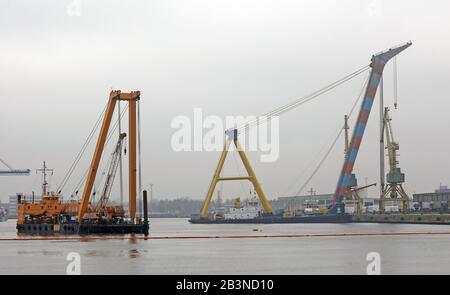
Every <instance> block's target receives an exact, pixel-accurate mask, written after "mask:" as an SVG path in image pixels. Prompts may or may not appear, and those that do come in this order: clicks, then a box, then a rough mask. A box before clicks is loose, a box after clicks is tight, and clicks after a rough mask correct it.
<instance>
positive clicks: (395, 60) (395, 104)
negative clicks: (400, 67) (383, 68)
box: [393, 56, 398, 109]
mask: <svg viewBox="0 0 450 295" xmlns="http://www.w3.org/2000/svg"><path fill="white" fill-rule="evenodd" d="M393 62H394V63H393V65H394V107H395V109H397V99H398V98H397V80H398V72H397V56H394V60H393Z"/></svg>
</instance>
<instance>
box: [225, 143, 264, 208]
mask: <svg viewBox="0 0 450 295" xmlns="http://www.w3.org/2000/svg"><path fill="white" fill-rule="evenodd" d="M234 145H235V146H236V148H237V151H238V153H239V156H240V157H241V160H242V163H243V164H244V167H245V169H246V170H247V173H248V175H249V176H250V177H251V178H250V181H251V182H252V184H253V186H254V188H255V190H256V193H257V194H258V197H259V199H260V200H261V204H262V206H263V208H264V211H265V213H273V209H272V206H270V203H269V201H268V200H267V198H266V195H265V194H264V192H263V190H262V188H261V185H260V184H259V181H258V179H257V178H256V175H255V172H254V171H253V168H252V165H250V161H249V160H248V158H247V155H246V154H245V152H244V150H243V149H242V147H241V145H240V143H239V141H238V140H237V139H234Z"/></svg>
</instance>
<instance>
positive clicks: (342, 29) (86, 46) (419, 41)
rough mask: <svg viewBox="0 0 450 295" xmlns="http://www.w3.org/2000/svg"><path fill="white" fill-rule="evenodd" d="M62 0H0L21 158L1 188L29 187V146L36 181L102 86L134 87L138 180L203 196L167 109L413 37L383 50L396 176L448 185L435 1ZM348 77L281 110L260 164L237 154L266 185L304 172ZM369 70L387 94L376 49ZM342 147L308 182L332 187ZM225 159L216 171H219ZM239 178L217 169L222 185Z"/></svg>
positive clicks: (68, 142)
mask: <svg viewBox="0 0 450 295" xmlns="http://www.w3.org/2000/svg"><path fill="white" fill-rule="evenodd" d="M71 2H72V1H69V0H67V1H60V0H54V1H39V2H38V1H22V0H20V1H19V0H14V1H12V0H3V1H2V2H1V3H0V40H1V54H0V97H1V102H2V104H1V116H0V135H1V138H2V140H1V145H0V157H1V158H3V159H5V160H6V161H8V162H9V163H10V164H12V165H14V166H15V167H18V168H20V167H23V168H30V169H32V170H33V174H32V175H31V176H29V177H2V178H1V179H0V196H1V199H2V200H6V198H7V196H8V195H10V194H14V193H15V192H30V191H31V190H34V191H37V192H38V191H40V189H39V183H40V180H39V179H38V178H37V179H36V175H35V173H34V170H35V169H37V168H39V167H40V166H41V163H42V161H43V160H46V161H47V163H48V165H49V166H51V167H52V168H55V170H56V173H55V175H54V176H53V178H52V184H53V185H54V186H55V185H56V184H57V183H58V182H59V180H61V179H62V177H63V176H64V174H65V172H66V171H67V169H68V168H69V166H70V164H71V162H72V160H73V158H74V157H75V155H76V153H77V152H78V151H79V149H80V148H81V146H82V144H83V142H84V139H85V137H86V136H87V134H88V133H89V131H90V129H91V128H92V126H93V124H94V122H95V121H96V119H97V117H98V116H99V114H100V112H101V111H102V109H103V107H104V105H105V103H106V100H107V98H108V93H109V91H110V89H111V88H114V89H121V90H123V91H130V90H141V92H142V96H141V99H142V101H141V107H142V108H141V112H142V113H141V114H142V125H143V130H142V132H143V133H142V136H143V143H142V149H143V166H144V170H143V172H144V173H143V180H144V188H148V184H149V183H150V182H152V183H154V184H155V196H156V197H167V198H174V197H179V196H191V197H194V198H203V197H204V195H205V193H206V190H207V188H208V185H209V182H210V180H211V177H212V173H213V171H214V168H215V165H216V163H217V161H218V157H219V153H216V152H209V153H208V152H180V153H175V152H173V151H172V149H171V146H170V139H171V136H172V134H173V132H174V130H173V129H171V128H170V122H171V120H172V118H173V117H174V116H177V115H187V116H189V117H192V116H193V108H194V107H201V108H203V113H204V115H219V116H225V115H260V114H262V113H265V112H267V111H270V110H272V109H274V108H276V107H278V106H280V105H283V104H285V103H288V102H290V101H292V100H293V99H295V98H298V97H301V96H302V95H304V94H307V93H309V92H311V91H314V90H316V89H318V88H320V87H322V86H324V85H326V84H328V83H330V82H332V81H334V80H336V79H338V78H341V77H342V76H344V75H346V74H348V73H350V72H352V71H353V70H356V69H357V68H359V67H361V66H364V65H367V64H368V63H369V60H370V56H371V55H372V54H373V53H376V52H378V51H381V50H384V49H387V48H389V47H391V46H395V45H398V44H400V43H403V42H406V41H408V40H412V42H413V46H412V47H410V48H409V49H407V50H406V51H404V52H403V53H401V55H400V56H399V58H398V66H399V110H397V111H393V112H392V116H393V126H394V131H395V134H394V135H395V136H396V138H397V140H398V141H399V142H400V158H399V160H400V166H401V168H402V170H403V171H404V172H405V173H406V179H407V183H406V184H405V188H406V189H407V191H408V192H410V193H413V192H422V191H430V190H433V189H434V188H436V187H437V186H438V185H439V183H444V184H445V183H449V184H450V172H449V170H448V167H449V166H450V157H449V156H448V151H449V148H450V139H449V137H448V136H447V135H448V134H447V133H448V127H449V125H450V119H449V116H448V109H449V106H450V103H449V102H448V99H449V97H448V90H447V89H446V87H447V86H448V85H449V83H450V78H449V75H448V73H449V70H450V55H449V52H450V42H449V40H448V36H449V35H450V34H449V33H450V32H449V31H450V20H449V18H448V11H449V10H450V2H449V1H406V0H405V1H369V0H366V1H356V0H354V1H320V3H317V2H319V1H261V0H258V1H257V0H254V1H234V0H230V1H216V0H204V1H181V0H180V1H167V0H166V1H86V0H81V2H80V3H81V15H80V16H69V15H68V14H67V5H69V4H70V3H71ZM363 79H364V77H362V76H361V77H359V78H357V79H355V80H352V81H351V82H349V83H348V84H346V85H344V86H343V87H340V88H339V89H337V90H335V91H333V92H331V93H329V94H327V95H325V96H323V97H321V98H320V99H317V100H315V101H313V102H311V103H309V104H307V105H304V106H302V107H301V108H299V109H296V110H295V111H292V112H290V113H288V114H286V115H285V116H283V117H282V118H281V122H280V125H281V142H280V158H279V161H277V162H275V163H260V162H259V161H258V159H259V154H258V153H257V152H252V153H250V158H251V159H252V160H253V164H254V168H255V171H256V173H257V175H258V176H259V178H260V181H261V182H262V184H263V187H264V189H265V190H266V194H267V195H268V196H269V198H275V197H279V196H282V195H285V194H291V193H295V192H296V190H297V189H298V187H300V185H301V184H302V182H303V181H304V180H305V179H306V178H307V177H308V175H309V174H310V171H311V170H312V169H313V167H314V165H315V164H316V163H317V162H318V161H319V158H320V157H316V154H317V150H318V149H320V148H322V147H323V146H324V144H325V143H326V142H329V141H330V139H331V137H333V136H334V134H335V133H336V131H337V128H338V125H341V124H342V120H343V116H344V114H345V113H347V112H348V111H349V109H350V107H351V105H352V103H353V101H354V99H355V98H356V96H357V94H358V93H359V91H360V88H361V85H362V82H363ZM385 79H386V80H385V96H386V98H385V99H386V101H387V105H389V106H392V93H393V92H392V64H389V65H388V66H387V67H386V70H385ZM358 107H359V106H358ZM378 116H379V114H378V98H377V102H376V103H375V105H374V109H373V112H372V114H371V118H370V120H369V126H368V129H367V131H366V135H365V138H364V142H363V144H362V147H361V151H360V154H359V158H358V160H357V164H356V166H355V170H356V173H357V175H358V178H359V182H360V184H364V177H368V179H369V182H378ZM354 117H356V114H355V115H354ZM351 127H353V120H352V121H351ZM110 150H111V148H108V149H107V154H109V151H110ZM91 151H92V149H91V150H89V152H88V153H87V154H86V156H85V158H84V160H83V161H82V162H81V163H80V167H79V169H78V170H77V173H76V175H74V176H73V178H72V180H71V181H70V182H69V184H68V185H67V189H66V190H65V193H66V194H67V193H70V192H71V190H72V188H73V187H74V186H75V184H76V183H77V182H78V180H79V178H80V174H81V173H82V172H83V171H84V170H85V169H86V168H87V165H88V163H89V161H90V157H91ZM107 154H106V155H107ZM311 159H316V160H315V162H314V164H313V165H312V166H310V168H309V170H308V172H307V173H305V174H304V175H303V176H302V177H301V173H302V171H303V170H304V169H305V168H306V165H307V164H308V163H309V162H310V161H311ZM342 159H343V140H341V141H340V143H339V145H338V146H337V147H336V149H335V150H334V151H333V153H332V154H331V156H330V158H329V159H328V161H327V162H326V163H325V164H324V167H323V168H322V169H321V171H320V172H319V173H318V174H317V176H316V177H315V178H314V179H313V181H312V182H311V184H310V186H311V187H314V188H315V189H316V190H317V192H318V193H326V192H331V191H333V190H334V188H335V185H336V182H337V177H338V173H339V170H340V168H341V165H342ZM228 160H230V161H229V163H228V164H227V167H226V172H227V173H229V174H232V173H233V174H235V172H236V168H235V167H234V166H235V163H234V160H233V158H232V157H230V158H229V159H228ZM295 180H298V181H297V184H294V185H293V182H294V181H295ZM289 187H292V189H290V190H288V188H289ZM248 188H249V185H248V183H245V182H244V183H242V184H239V183H234V184H231V183H230V184H226V185H225V186H224V195H225V197H234V196H235V195H237V194H240V195H243V194H244V192H243V191H245V192H247V191H248ZM373 192H375V190H373Z"/></svg>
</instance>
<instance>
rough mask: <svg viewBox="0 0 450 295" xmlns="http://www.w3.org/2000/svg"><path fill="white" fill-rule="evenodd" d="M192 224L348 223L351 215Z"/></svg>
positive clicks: (202, 220)
mask: <svg viewBox="0 0 450 295" xmlns="http://www.w3.org/2000/svg"><path fill="white" fill-rule="evenodd" d="M189 222H190V223H192V224H241V223H244V224H278V223H349V222H352V215H349V214H324V215H304V216H293V217H283V216H262V217H256V218H245V219H210V218H202V217H194V216H193V217H191V219H190V220H189Z"/></svg>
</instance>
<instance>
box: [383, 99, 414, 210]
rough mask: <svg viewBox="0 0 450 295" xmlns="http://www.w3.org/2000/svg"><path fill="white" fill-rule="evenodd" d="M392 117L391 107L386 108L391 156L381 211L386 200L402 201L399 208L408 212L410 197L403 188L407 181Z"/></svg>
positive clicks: (387, 138)
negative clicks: (401, 167)
mask: <svg viewBox="0 0 450 295" xmlns="http://www.w3.org/2000/svg"><path fill="white" fill-rule="evenodd" d="M391 121H392V118H391V117H390V115H389V108H387V107H386V108H385V109H384V120H383V130H382V134H383V131H385V132H386V149H387V151H388V158H389V172H388V173H387V175H386V178H387V184H386V185H384V187H383V188H382V193H381V196H380V212H382V213H383V212H385V206H386V201H398V202H400V204H401V205H400V206H399V209H400V210H401V211H402V212H403V213H406V212H408V210H409V197H408V195H407V194H406V192H405V190H404V189H403V186H402V183H404V182H405V174H404V173H402V172H401V170H400V167H398V160H397V156H398V154H397V151H398V150H399V144H398V142H396V141H394V135H393V132H392V125H391ZM383 173H384V171H383Z"/></svg>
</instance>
